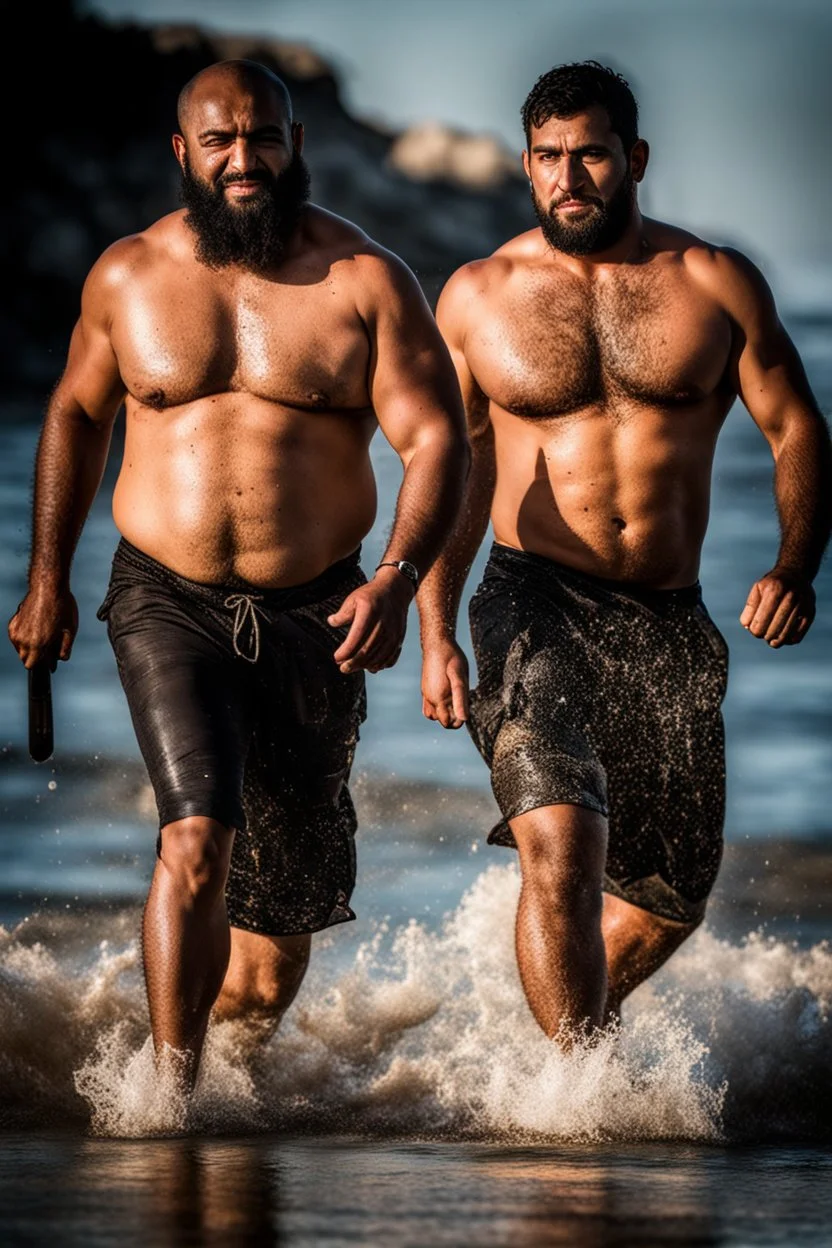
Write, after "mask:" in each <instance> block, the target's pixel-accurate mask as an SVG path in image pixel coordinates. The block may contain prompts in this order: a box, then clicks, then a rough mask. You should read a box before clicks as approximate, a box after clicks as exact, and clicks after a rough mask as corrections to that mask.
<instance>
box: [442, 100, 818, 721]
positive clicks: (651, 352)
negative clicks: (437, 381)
mask: <svg viewBox="0 0 832 1248" xmlns="http://www.w3.org/2000/svg"><path fill="white" fill-rule="evenodd" d="M524 159H525V161H526V166H527V170H528V172H529V173H530V177H531V180H532V183H533V185H534V188H535V191H536V194H537V195H538V199H539V200H541V199H542V200H543V201H544V202H545V203H550V202H552V201H554V202H555V203H561V202H562V203H564V204H565V205H566V206H565V207H564V208H563V209H561V211H564V212H567V213H571V214H574V215H580V213H581V212H582V211H586V209H582V208H581V206H580V205H581V202H582V201H583V200H585V199H590V198H591V197H593V196H594V197H596V198H598V197H603V192H604V191H606V190H608V189H610V190H611V189H614V187H615V186H616V185H617V183H618V182H619V181H620V178H621V175H622V173H623V172H624V170H625V169H626V168H627V161H626V159H625V157H624V152H623V147H622V145H621V141H620V139H619V138H618V136H617V135H616V134H614V133H613V132H612V131H611V130H610V127H609V121H608V118H607V116H606V112H605V110H603V109H602V108H600V107H595V108H592V109H590V110H588V111H587V112H586V113H581V114H578V115H577V116H576V117H572V118H566V119H564V118H555V117H553V118H550V119H549V121H547V122H546V123H545V124H544V125H543V126H541V127H539V128H537V129H535V131H534V134H533V142H532V150H531V153H530V154H529V153H525V154H524ZM646 163H647V146H646V144H644V143H643V142H641V141H639V143H637V144H636V146H635V148H634V149H633V153H632V157H631V172H632V174H633V175H634V178H635V181H636V182H638V181H639V180H640V179H641V177H642V176H643V173H644V169H645V167H646ZM569 196H575V197H576V198H575V201H574V206H573V201H572V200H570V199H569V198H568V197H569ZM437 319H438V321H439V325H440V328H441V330H442V332H443V334H444V336H445V339H446V342H447V343H448V346H449V347H450V350H451V355H452V357H453V359H454V363H455V365H456V369H457V375H458V377H459V380H460V384H461V388H462V392H463V398H464V400H465V404H466V409H467V412H468V423H469V432H470V435H471V439H472V447H473V456H474V462H473V467H472V471H471V474H470V477H469V484H468V491H467V496H466V502H465V504H464V507H463V512H462V514H461V517H460V520H459V522H458V525H457V530H456V533H455V537H454V540H453V542H452V543H450V544H449V546H448V547H447V548H446V551H445V553H444V554H443V557H442V558H441V559H440V560H439V561H438V563H437V564H436V566H435V567H434V569H433V571H432V573H431V575H430V576H429V577H428V578H427V580H426V582H425V584H424V585H423V587H422V589H421V590H420V593H419V607H420V613H421V619H422V632H423V637H424V638H425V648H426V667H425V679H426V685H425V713H426V714H428V715H429V717H430V718H438V719H439V720H440V721H441V722H443V723H444V724H445V726H451V724H453V726H457V727H458V726H459V724H460V723H462V722H463V720H464V718H465V706H464V702H465V698H464V689H463V687H462V686H463V683H464V680H463V678H464V675H465V669H464V664H463V663H462V662H461V656H460V655H459V654H458V652H456V653H455V654H454V655H452V654H451V652H450V651H448V643H449V642H450V641H451V640H452V638H453V635H454V630H455V621H456V615H457V611H458V607H459V600H460V597H461V592H462V587H463V585H464V581H465V577H466V576H467V573H468V570H469V568H470V566H471V562H472V561H473V558H474V555H475V554H476V550H477V548H478V546H479V544H480V542H481V541H482V538H483V536H484V534H485V530H486V527H487V525H488V520H489V517H490V519H491V522H492V525H493V531H494V537H495V539H496V541H498V542H500V543H502V544H504V545H506V546H513V547H516V548H518V549H522V550H526V551H531V552H533V553H536V554H540V555H544V556H546V557H547V558H550V559H554V560H556V561H558V562H561V563H564V564H567V565H568V566H570V567H574V568H576V569H578V570H580V571H583V572H587V573H590V574H592V575H595V576H602V577H608V578H610V579H612V580H618V581H631V582H634V583H637V584H640V585H643V586H646V587H652V588H656V589H673V588H677V587H680V586H685V585H691V584H693V583H694V582H695V581H696V579H697V575H698V570H699V560H700V553H701V549H702V543H703V540H704V537H705V531H706V528H707V523H708V511H709V501H710V482H711V470H712V466H713V457H714V451H715V448H716V440H717V436H718V434H719V431H720V428H721V427H722V424H723V421H724V420H725V417H726V415H727V413H728V411H729V409H730V408H731V406H732V404H733V402H734V400H735V399H736V398H737V397H738V396H739V397H740V398H741V399H742V401H743V402H744V404H745V406H746V407H747V409H748V411H749V413H750V414H751V416H752V418H753V419H754V420H755V422H756V423H757V425H758V426H759V427H760V429H761V430H762V432H763V434H764V436H765V437H766V439H767V440H768V442H769V445H770V447H771V449H772V453H773V455H774V459H775V495H776V500H777V504H778V511H779V514H780V521H781V528H782V542H781V549H780V552H779V555H778V558H777V562H776V564H775V566H774V568H773V569H772V570H771V572H770V573H768V574H767V575H766V576H765V577H762V578H761V580H760V581H759V582H757V583H756V584H755V586H754V587H753V589H752V591H751V594H750V595H749V599H748V603H749V607H751V606H753V607H754V608H755V610H750V611H747V612H746V613H744V615H743V623H744V624H745V625H746V626H747V627H749V628H750V630H751V631H752V632H753V633H754V634H755V635H756V636H761V637H765V639H766V640H767V641H768V642H769V644H771V645H773V646H775V647H776V646H778V645H782V644H784V643H787V642H790V643H793V642H795V641H799V640H800V639H801V638H802V637H803V636H804V635H805V632H806V629H807V628H808V627H809V624H810V623H811V621H812V618H813V616H814V593H813V590H812V587H811V581H812V578H813V577H814V575H815V574H816V572H817V568H818V565H819V563H820V558H821V556H822V553H823V550H824V548H825V545H826V542H827V540H828V534H829V504H828V501H827V500H828V494H829V481H830V468H829V435H828V431H827V429H826V425H825V422H824V420H823V417H822V416H821V414H820V412H819V410H818V407H817V404H816V402H815V400H814V397H813V396H812V394H811V391H810V389H809V386H808V383H807V381H806V377H805V374H804V371H803V367H802V365H801V362H800V360H799V358H798V356H797V353H796V351H795V349H794V346H793V344H792V343H791V341H790V339H789V338H788V335H787V334H786V332H785V330H784V329H783V326H782V325H781V323H780V321H779V319H778V317H777V313H776V309H775V307H774V302H773V300H772V297H771V293H770V291H769V290H768V287H767V286H766V283H765V281H764V280H763V278H762V276H761V275H760V273H759V272H758V271H757V270H756V269H755V268H754V266H753V265H752V264H751V263H750V262H749V261H748V260H747V259H745V257H743V256H741V255H739V254H738V253H736V252H733V251H730V250H728V249H724V248H718V247H714V246H711V245H709V244H708V243H705V242H703V241H702V240H701V239H698V238H696V237H695V236H694V235H692V234H690V233H688V232H686V231H684V230H680V229H677V228H675V227H673V226H670V225H665V224H662V223H661V222H658V221H651V220H648V219H645V218H642V217H641V215H640V214H639V212H638V209H637V208H635V209H634V213H633V218H632V221H631V223H630V226H629V228H628V230H627V231H626V233H625V235H624V237H623V238H622V239H621V240H620V242H619V243H618V244H617V245H616V246H615V247H614V248H612V249H611V250H610V251H609V252H607V253H604V254H600V255H598V254H596V255H592V256H581V257H577V256H571V255H566V254H565V253H563V252H558V251H555V250H554V249H553V248H552V247H550V246H549V245H548V243H547V242H546V240H545V239H544V237H543V234H542V232H541V230H539V229H535V230H530V231H529V232H528V233H526V234H522V235H520V236H519V237H517V238H514V239H512V240H511V241H510V242H508V243H506V244H505V246H503V247H501V248H500V249H499V250H498V251H497V252H495V253H494V255H492V256H490V257H488V258H487V259H485V260H478V261H474V262H473V263H471V264H468V265H466V266H464V267H463V268H462V269H460V270H458V272H457V273H455V274H454V275H453V277H452V278H451V279H450V281H449V282H448V284H447V285H446V287H445V289H444V291H443V292H442V295H441V298H440V301H439V304H438V307H437ZM761 599H764V600H765V606H764V608H762V609H760V610H756V608H757V607H758V606H759V604H760V601H761ZM449 662H450V663H451V670H450V672H448V670H447V664H448V663H449ZM454 690H456V693H457V701H456V704H455V706H454V704H453V703H452V693H453V691H454ZM446 711H448V712H455V713H452V714H446V713H445V712H446ZM432 712H433V713H432ZM446 720H447V723H446Z"/></svg>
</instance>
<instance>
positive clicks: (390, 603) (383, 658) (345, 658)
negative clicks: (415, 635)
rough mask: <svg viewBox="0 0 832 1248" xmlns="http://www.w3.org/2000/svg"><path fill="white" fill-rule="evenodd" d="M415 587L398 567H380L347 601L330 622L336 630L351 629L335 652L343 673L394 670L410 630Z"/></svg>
mask: <svg viewBox="0 0 832 1248" xmlns="http://www.w3.org/2000/svg"><path fill="white" fill-rule="evenodd" d="M413 595H414V591H413V586H412V585H411V583H410V581H408V579H407V577H406V576H402V574H401V572H399V571H398V570H397V569H396V568H380V569H379V571H378V572H376V574H375V576H374V577H373V579H372V580H371V581H368V583H367V584H366V585H362V586H361V588H360V589H354V590H353V592H352V593H351V594H350V595H349V596H348V597H346V598H345V599H344V601H343V602H342V603H341V606H340V608H339V610H338V611H336V612H335V614H334V615H331V616H329V619H328V621H327V622H328V623H329V624H331V625H332V627H333V628H343V627H344V625H346V624H348V625H349V626H350V628H349V632H348V633H347V635H346V637H345V638H344V640H343V641H342V642H341V645H340V646H339V647H338V649H337V650H336V651H335V655H334V658H335V662H336V663H337V664H338V666H339V668H340V669H341V671H342V672H344V674H347V673H349V672H356V671H359V670H360V669H362V668H364V669H365V670H366V671H368V672H380V671H381V670H382V668H385V667H392V666H393V664H394V663H395V662H396V660H397V659H398V657H399V655H400V654H401V649H402V643H403V642H404V634H405V629H406V628H407V608H408V607H409V606H410V604H411V602H412V601H413Z"/></svg>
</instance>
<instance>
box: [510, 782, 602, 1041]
mask: <svg viewBox="0 0 832 1248" xmlns="http://www.w3.org/2000/svg"><path fill="white" fill-rule="evenodd" d="M511 830H512V832H513V833H514V839H515V841H516V842H517V847H518V849H519V851H520V870H521V872H522V877H523V884H522V889H521V892H520V904H519V906H518V908H517V928H516V941H517V963H518V966H519V969H520V978H521V980H522V982H523V989H524V991H525V993H526V999H527V1000H528V1003H529V1006H530V1007H531V1011H532V1013H533V1014H534V1016H535V1018H536V1019H537V1021H538V1023H539V1024H540V1026H541V1027H542V1028H543V1030H544V1031H545V1033H546V1035H547V1036H551V1037H556V1036H557V1037H558V1039H559V1040H560V1041H561V1042H562V1043H564V1044H566V1045H568V1044H569V1032H570V1031H571V1032H572V1033H573V1034H575V1033H578V1034H590V1033H591V1032H592V1030H593V1029H594V1028H597V1027H600V1026H601V1025H602V1023H603V1020H604V1003H605V1000H606V995H607V964H606V958H605V954H604V942H603V939H602V936H601V908H602V893H601V885H602V881H603V873H604V859H605V857H606V850H607V821H606V819H604V818H603V816H602V815H599V814H597V813H596V812H595V811H592V810H587V809H586V808H585V807H582V806H566V805H560V806H543V807H540V808H539V809H537V810H532V811H529V812H528V814H525V815H520V816H518V817H517V818H516V819H512V820H511Z"/></svg>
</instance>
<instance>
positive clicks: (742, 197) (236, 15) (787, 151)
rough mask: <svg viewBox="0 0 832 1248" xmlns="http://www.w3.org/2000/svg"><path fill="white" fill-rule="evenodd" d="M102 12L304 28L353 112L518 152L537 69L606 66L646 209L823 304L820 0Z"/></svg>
mask: <svg viewBox="0 0 832 1248" xmlns="http://www.w3.org/2000/svg"><path fill="white" fill-rule="evenodd" d="M85 7H86V8H87V9H88V10H94V11H96V12H98V13H100V14H101V15H104V16H107V17H110V18H113V19H125V18H130V19H132V20H139V21H146V22H155V21H161V22H178V21H186V22H193V23H196V24H200V25H203V26H206V27H209V28H210V27H214V28H217V29H221V30H224V31H228V32H239V33H242V32H252V33H258V34H262V35H268V36H272V37H275V38H283V39H291V40H297V41H300V42H304V43H307V44H309V45H310V46H312V47H314V48H315V49H316V50H318V51H319V52H321V53H322V54H323V55H324V56H325V57H326V59H328V60H329V61H330V62H331V63H332V64H333V66H334V67H335V69H336V72H337V73H338V76H339V78H340V80H341V83H342V86H343V91H344V97H345V102H346V103H347V105H348V107H350V109H351V111H353V112H354V113H356V114H357V115H359V116H362V117H365V118H370V119H373V120H380V121H382V122H384V123H386V124H388V125H391V126H396V127H401V126H406V125H409V124H413V123H416V122H419V121H424V120H429V119H430V120H438V121H441V122H444V123H446V124H449V125H453V126H457V127H459V128H461V129H465V130H471V131H477V132H481V131H485V132H489V133H492V134H495V135H497V136H498V137H500V138H501V139H502V140H503V141H504V142H505V143H507V144H508V145H509V146H511V147H513V148H515V149H517V150H519V148H520V147H521V146H522V134H521V131H520V125H519V109H520V105H521V104H522V101H523V98H524V96H525V94H526V92H527V91H528V89H529V87H530V86H531V84H532V82H533V81H534V79H535V78H536V77H537V75H538V74H540V73H542V72H543V71H544V70H546V69H548V68H549V67H550V66H551V65H553V64H556V63H558V62H560V61H567V60H574V59H583V58H585V57H594V58H597V59H599V60H601V61H604V62H606V63H608V64H612V65H614V66H615V68H617V69H619V70H620V71H622V72H623V73H624V74H625V75H626V76H627V77H628V78H629V80H630V82H631V84H632V86H633V87H634V89H635V91H636V94H637V96H638V98H639V102H640V106H641V114H642V127H641V128H642V133H643V134H644V136H645V137H646V138H647V139H648V140H649V141H650V143H651V147H652V153H653V155H652V164H651V168H650V170H649V172H648V178H647V180H646V183H645V185H644V188H643V206H644V208H645V210H646V211H647V212H648V213H652V214H654V215H656V216H660V217H664V218H666V219H670V220H673V221H675V222H677V223H679V224H682V225H686V226H688V227H689V228H692V229H694V230H695V231H696V232H698V233H700V234H702V235H704V236H706V237H708V238H711V239H713V240H714V241H716V242H731V243H734V244H735V245H737V246H740V247H741V248H743V249H744V250H745V251H747V252H748V253H749V254H750V255H751V256H752V258H753V259H755V260H756V261H757V262H758V263H760V264H761V265H762V266H763V267H764V269H765V271H766V273H767V274H768V276H769V278H770V280H771V282H772V285H773V286H774V289H775V293H776V294H777V295H778V297H780V298H781V299H783V300H784V301H785V302H787V303H789V304H792V305H793V304H796V303H810V304H813V305H823V306H826V307H832V241H831V240H830V238H829V230H828V226H827V218H828V205H829V202H830V193H832V161H830V159H829V156H830V142H829V132H828V131H829V119H830V117H832V75H830V72H829V65H830V63H831V62H832V5H829V4H827V3H821V2H820V0H790V3H789V4H788V5H787V6H784V5H783V4H782V3H772V2H770V0H698V2H696V3H693V2H689V0H513V2H512V3H506V2H505V0H411V3H409V4H407V5H406V6H405V5H395V6H394V5H392V4H390V3H389V0H276V2H275V0H273V2H271V3H269V2H267V0H237V2H236V3H231V2H230V0H140V2H139V0H85Z"/></svg>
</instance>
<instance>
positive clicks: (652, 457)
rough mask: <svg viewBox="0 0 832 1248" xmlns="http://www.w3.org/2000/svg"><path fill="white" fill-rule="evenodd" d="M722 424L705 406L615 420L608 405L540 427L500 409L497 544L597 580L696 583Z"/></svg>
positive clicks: (665, 585) (496, 416)
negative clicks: (599, 578) (536, 556)
mask: <svg viewBox="0 0 832 1248" xmlns="http://www.w3.org/2000/svg"><path fill="white" fill-rule="evenodd" d="M703 406H704V407H709V406H710V405H703ZM721 419H722V415H721V413H716V412H713V411H707V410H706V411H703V410H700V409H698V408H694V409H692V410H680V409H672V410H669V411H663V410H661V409H656V410H653V409H643V408H641V409H638V410H637V411H635V412H634V413H633V414H632V416H631V417H630V418H628V419H620V418H618V419H616V418H611V416H610V414H609V413H608V412H607V411H605V410H604V409H603V408H600V409H597V410H595V411H590V412H588V413H582V414H580V415H574V416H569V417H566V418H564V417H558V418H557V419H556V420H554V421H547V422H540V421H536V422H531V421H526V420H523V419H522V418H518V417H516V416H512V415H511V414H509V413H506V412H503V411H502V410H501V409H500V410H498V411H496V412H495V411H494V410H493V405H492V423H493V426H494V431H495V442H496V453H497V485H496V490H495V495H494V502H493V507H492V524H493V528H494V536H495V539H496V540H497V542H499V543H501V544H502V545H505V546H512V547H515V548H516V549H520V550H526V551H530V552H532V553H534V554H539V555H543V556H545V557H546V558H549V559H553V560H555V561H557V562H558V563H563V564H566V565H568V566H569V567H574V568H576V569H577V570H578V571H582V572H586V573H588V574H589V575H592V576H601V577H606V578H608V579H610V580H616V581H631V582H633V583H638V584H640V585H645V586H650V587H652V588H656V589H675V588H679V587H681V586H684V585H691V584H693V583H694V582H695V581H696V579H697V576H698V572H699V556H700V551H701V547H702V542H703V540H704V537H705V530H706V527H707V523H708V508H709V498H710V475H711V467H712V462H713V454H714V448H715V444H716V437H717V434H718V431H719V426H720V424H721Z"/></svg>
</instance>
